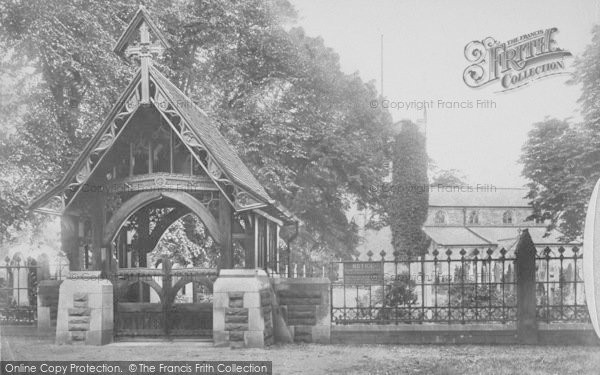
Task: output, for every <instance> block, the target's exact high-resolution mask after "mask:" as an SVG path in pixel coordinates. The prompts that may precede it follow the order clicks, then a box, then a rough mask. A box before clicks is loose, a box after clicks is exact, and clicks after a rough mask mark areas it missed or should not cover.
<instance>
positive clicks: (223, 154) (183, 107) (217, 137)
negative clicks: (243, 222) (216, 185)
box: [150, 67, 275, 204]
mask: <svg viewBox="0 0 600 375" xmlns="http://www.w3.org/2000/svg"><path fill="white" fill-rule="evenodd" d="M150 76H151V77H152V78H154V80H155V81H156V83H157V84H158V85H159V87H160V88H162V89H163V91H164V92H165V94H166V95H167V96H168V97H169V99H170V100H171V103H172V104H173V106H174V107H175V108H176V109H177V111H178V112H179V113H180V114H181V115H182V116H183V117H184V118H185V120H186V122H187V123H188V124H189V125H190V128H191V129H192V130H193V131H194V133H195V134H196V136H197V137H198V139H200V140H201V142H202V143H203V145H204V146H205V147H206V149H207V150H208V151H209V153H211V154H212V155H213V156H214V158H215V162H216V163H217V164H218V165H219V167H221V168H222V170H223V172H224V173H225V174H226V175H227V177H229V178H230V179H231V180H232V182H234V183H237V184H238V185H241V186H242V187H243V188H245V189H246V190H247V191H248V193H250V194H252V195H253V196H255V198H256V199H259V200H261V201H263V202H264V203H269V204H275V201H274V200H273V199H272V198H271V197H269V194H267V192H266V191H265V189H264V188H263V186H262V185H261V184H260V182H258V180H257V179H256V177H254V175H253V174H252V172H251V171H250V170H249V169H248V167H247V166H246V165H245V164H244V162H243V161H242V160H241V159H240V158H239V156H238V155H237V153H236V152H235V151H234V150H233V148H232V147H231V146H230V145H229V144H228V143H227V141H226V140H225V137H223V135H222V134H221V133H220V132H219V129H217V127H216V126H215V125H214V124H213V123H212V121H211V120H210V119H209V118H208V116H207V115H206V114H205V113H204V111H202V110H201V109H200V108H198V107H197V106H196V105H195V104H194V103H193V102H192V101H191V100H190V99H189V98H188V97H187V96H186V95H185V94H184V93H182V92H181V91H180V90H179V89H178V88H177V86H175V85H174V84H173V83H171V81H169V80H168V79H167V78H166V77H165V76H164V75H162V73H160V72H159V71H158V70H157V69H156V68H153V67H152V68H150Z"/></svg>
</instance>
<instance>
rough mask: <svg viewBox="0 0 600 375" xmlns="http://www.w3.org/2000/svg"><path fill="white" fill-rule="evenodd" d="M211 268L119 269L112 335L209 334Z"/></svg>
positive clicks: (115, 282) (215, 272)
mask: <svg viewBox="0 0 600 375" xmlns="http://www.w3.org/2000/svg"><path fill="white" fill-rule="evenodd" d="M216 277H217V271H216V270H213V269H199V268H181V269H170V267H169V266H168V264H166V263H165V264H163V269H147V268H129V269H120V270H119V271H118V273H117V275H115V277H114V278H113V286H114V288H115V293H114V296H115V303H114V308H115V336H116V337H117V338H124V337H159V336H162V337H171V338H172V337H194V338H201V339H202V338H203V339H209V338H212V285H213V282H214V280H215V279H216Z"/></svg>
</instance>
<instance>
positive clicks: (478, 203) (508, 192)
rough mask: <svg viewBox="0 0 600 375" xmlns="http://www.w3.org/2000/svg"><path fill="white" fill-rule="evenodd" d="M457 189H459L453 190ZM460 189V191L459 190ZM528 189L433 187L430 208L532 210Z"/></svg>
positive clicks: (430, 194)
mask: <svg viewBox="0 0 600 375" xmlns="http://www.w3.org/2000/svg"><path fill="white" fill-rule="evenodd" d="M453 188H457V189H453ZM459 188H460V189H459ZM527 192H528V190H527V189H514V188H496V187H488V188H484V187H481V188H480V189H477V186H470V189H469V186H457V187H453V186H444V187H439V188H438V187H437V186H433V187H432V188H431V189H430V191H429V207H524V208H531V206H530V205H529V200H528V199H527V198H525V196H526V195H527Z"/></svg>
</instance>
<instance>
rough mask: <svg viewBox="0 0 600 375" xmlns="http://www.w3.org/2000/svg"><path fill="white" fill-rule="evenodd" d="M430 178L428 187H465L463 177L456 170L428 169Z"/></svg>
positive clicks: (464, 178)
mask: <svg viewBox="0 0 600 375" xmlns="http://www.w3.org/2000/svg"><path fill="white" fill-rule="evenodd" d="M429 169H430V173H431V174H432V176H431V183H430V185H431V186H433V187H437V186H439V185H442V186H464V185H466V182H465V180H466V177H465V175H464V174H463V173H462V172H461V171H460V170H458V169H438V168H431V167H430V168H429Z"/></svg>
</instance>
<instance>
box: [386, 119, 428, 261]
mask: <svg viewBox="0 0 600 375" xmlns="http://www.w3.org/2000/svg"><path fill="white" fill-rule="evenodd" d="M401 126H402V130H401V131H400V132H399V133H398V135H396V137H395V140H394V143H393V149H392V151H391V152H392V155H393V156H392V158H393V159H392V160H393V172H392V184H393V185H392V188H390V189H386V191H387V192H388V195H387V197H386V200H387V202H388V204H387V205H386V206H387V211H388V220H389V224H390V226H391V230H392V245H393V246H394V249H395V250H397V251H399V252H400V254H401V255H400V257H402V258H409V259H410V258H413V257H416V256H420V255H422V254H423V253H424V252H425V250H426V249H427V246H428V240H427V236H426V235H425V233H424V232H423V229H422V227H423V223H425V220H426V219H427V209H428V205H429V181H428V179H427V154H426V151H425V136H424V135H423V134H421V132H420V131H419V128H418V126H417V125H416V124H414V123H412V122H410V121H403V122H402V123H401Z"/></svg>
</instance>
